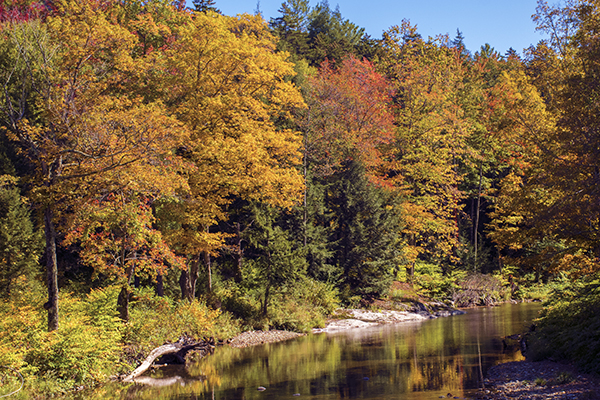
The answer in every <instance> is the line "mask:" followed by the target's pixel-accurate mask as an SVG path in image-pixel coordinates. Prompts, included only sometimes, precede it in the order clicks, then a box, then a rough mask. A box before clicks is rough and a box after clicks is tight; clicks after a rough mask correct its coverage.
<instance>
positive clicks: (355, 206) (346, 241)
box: [325, 161, 400, 297]
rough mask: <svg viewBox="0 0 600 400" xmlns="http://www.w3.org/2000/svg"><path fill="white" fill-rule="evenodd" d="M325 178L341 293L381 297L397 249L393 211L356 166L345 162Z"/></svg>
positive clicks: (385, 288)
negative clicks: (327, 182) (328, 182)
mask: <svg viewBox="0 0 600 400" xmlns="http://www.w3.org/2000/svg"><path fill="white" fill-rule="evenodd" d="M328 179H329V180H330V181H331V185H330V187H329V189H328V191H327V196H326V199H325V201H326V202H327V206H328V208H329V209H331V210H332V215H331V220H330V221H329V225H330V226H331V227H332V230H331V233H330V235H331V236H330V244H331V246H332V248H333V258H332V263H335V264H336V265H337V267H338V268H339V270H340V272H341V273H342V276H341V278H340V281H339V286H340V287H341V289H342V293H347V294H351V295H362V296H366V297H377V296H380V295H382V294H384V293H385V292H386V290H387V289H388V288H389V285H390V283H391V280H392V278H393V276H392V271H393V270H395V266H396V265H395V264H396V258H397V256H398V254H397V252H398V251H399V250H400V249H399V246H398V244H399V243H398V236H397V234H396V232H398V224H399V219H398V216H397V214H396V213H395V211H394V210H395V208H394V207H393V206H392V204H390V198H389V196H388V195H386V193H385V191H384V190H383V189H381V188H378V187H376V186H375V185H373V184H372V183H370V182H369V181H368V179H367V177H366V173H365V169H364V167H363V166H361V165H360V164H358V163H356V162H353V161H349V162H346V163H345V164H344V166H343V167H342V168H340V169H339V171H338V172H337V173H336V174H334V175H332V176H330V177H329V178H328Z"/></svg>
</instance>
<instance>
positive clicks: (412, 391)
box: [97, 304, 541, 400]
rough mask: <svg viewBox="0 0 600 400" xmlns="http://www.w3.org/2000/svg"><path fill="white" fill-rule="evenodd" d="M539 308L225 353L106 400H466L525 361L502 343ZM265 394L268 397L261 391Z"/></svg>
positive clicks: (482, 312)
mask: <svg viewBox="0 0 600 400" xmlns="http://www.w3.org/2000/svg"><path fill="white" fill-rule="evenodd" d="M540 308H541V307H540V305H539V304H517V305H503V306H501V307H495V308H480V309H473V310H468V312H467V314H465V315H458V316H453V317H447V318H438V319H435V320H427V321H424V322H411V323H403V324H398V325H383V326H378V327H374V328H367V329H354V330H349V331H345V332H340V333H336V334H316V335H308V336H306V337H301V338H298V339H295V340H293V341H289V342H284V343H275V344H268V345H263V346H256V347H250V348H245V349H234V348H228V347H224V348H219V349H217V351H216V352H215V354H214V355H212V356H209V357H206V358H204V359H203V360H200V361H199V362H197V363H196V364H194V365H191V366H190V367H189V368H188V369H187V370H185V371H179V372H177V371H175V372H173V371H162V372H160V373H159V374H157V376H155V377H156V378H169V377H172V376H174V375H179V376H181V380H179V381H177V383H175V384H173V385H170V386H167V387H161V388H148V387H142V386H140V385H133V386H130V387H119V388H116V387H113V390H111V389H109V388H104V389H105V390H106V391H105V392H104V395H106V394H107V392H109V391H112V392H113V393H114V396H112V397H113V398H121V399H129V398H131V399H134V398H135V399H144V398H148V399H211V400H212V399H215V400H229V399H284V398H295V397H297V396H300V398H310V399H327V400H330V399H331V400H333V399H409V400H422V399H437V398H439V397H441V396H447V395H448V394H451V395H452V397H455V396H456V397H460V398H462V397H465V396H467V394H468V393H469V391H470V390H472V389H477V388H480V387H482V385H483V377H484V376H485V374H486V372H487V370H488V369H489V368H490V367H491V366H493V365H495V364H498V363H501V362H508V361H517V360H520V359H522V356H521V354H520V353H519V352H518V350H517V349H516V348H506V347H505V346H504V345H503V343H502V338H503V337H505V336H508V335H511V334H514V333H519V332H523V331H525V330H527V328H528V326H529V325H530V324H531V321H532V319H534V318H535V317H536V316H537V313H538V311H539V310H540ZM111 386H112V385H111ZM259 386H262V387H264V388H266V389H265V390H264V391H259V390H257V388H258V387H259ZM115 389H116V390H115ZM98 395H99V396H101V394H100V393H98ZM97 398H100V397H97ZM103 398H107V397H103Z"/></svg>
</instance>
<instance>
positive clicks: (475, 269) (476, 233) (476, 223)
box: [473, 166, 483, 272]
mask: <svg viewBox="0 0 600 400" xmlns="http://www.w3.org/2000/svg"><path fill="white" fill-rule="evenodd" d="M482 178H483V166H479V190H478V192H477V208H476V210H475V229H474V231H475V258H474V261H473V271H474V272H477V250H478V248H477V246H478V244H479V240H478V239H479V235H478V231H479V213H480V212H479V210H480V206H481V180H482Z"/></svg>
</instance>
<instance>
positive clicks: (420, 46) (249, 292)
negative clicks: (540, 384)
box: [0, 0, 600, 395]
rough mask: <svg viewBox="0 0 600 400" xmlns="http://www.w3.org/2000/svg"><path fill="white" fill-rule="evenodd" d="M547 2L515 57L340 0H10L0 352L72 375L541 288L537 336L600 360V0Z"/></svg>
mask: <svg viewBox="0 0 600 400" xmlns="http://www.w3.org/2000/svg"><path fill="white" fill-rule="evenodd" d="M532 18H533V20H534V21H535V22H536V24H537V29H538V30H540V31H542V32H545V33H546V36H547V37H548V39H545V40H542V41H540V42H539V43H538V44H537V45H535V46H531V47H529V48H528V49H524V50H523V53H522V54H519V53H518V52H517V51H515V50H512V49H511V50H509V51H508V52H507V53H506V54H499V53H498V52H497V51H496V50H494V49H493V48H492V47H490V46H489V45H488V44H484V45H483V46H481V48H480V49H478V50H477V51H474V52H473V51H471V50H469V49H467V48H465V45H464V42H463V40H464V37H463V35H462V33H461V32H460V31H458V30H457V32H456V36H455V37H450V36H449V35H447V34H446V35H438V36H436V37H427V38H425V37H423V36H422V35H421V34H419V32H418V29H417V27H416V26H415V25H413V24H412V23H411V22H410V21H408V20H402V21H399V22H398V25H396V26H393V27H391V28H390V29H388V30H387V31H385V32H384V33H383V35H382V37H381V38H373V37H371V36H370V35H368V34H367V33H366V32H365V30H364V29H363V28H361V27H359V26H357V25H356V24H354V23H353V22H351V21H349V20H347V19H344V18H343V16H342V14H341V11H340V9H339V7H338V8H334V9H333V8H331V7H330V6H329V3H328V2H327V1H326V0H324V1H322V2H320V3H317V4H315V5H311V4H310V2H309V0H285V1H284V2H283V3H282V4H281V8H280V9H279V15H278V17H276V18H271V19H270V20H269V21H266V20H265V19H264V18H263V16H262V15H261V14H260V13H257V14H256V15H249V14H241V15H237V16H227V15H223V14H222V13H221V12H220V11H219V9H218V3H215V1H213V0H194V2H193V6H192V7H188V6H187V5H186V3H185V1H182V0H77V1H76V0H6V1H4V2H3V3H2V4H1V5H0V86H1V96H0V143H1V144H0V297H1V298H2V301H1V303H0V365H2V366H7V367H10V368H12V369H15V370H19V371H21V373H22V374H23V375H24V376H25V377H27V379H28V382H29V383H28V384H27V385H29V386H28V388H29V390H30V392H28V393H29V394H30V395H31V393H34V394H35V393H64V392H68V391H70V390H72V389H73V388H76V387H82V386H85V387H88V386H93V385H97V384H101V383H102V382H105V381H107V380H108V379H109V377H110V376H113V375H115V374H116V373H120V372H124V371H129V370H131V369H133V368H134V367H135V366H136V362H138V361H139V359H140V356H142V355H145V354H147V352H148V351H149V350H151V349H152V348H153V347H155V346H157V345H160V344H162V343H164V342H166V341H175V340H177V338H179V337H181V336H182V335H188V336H191V337H198V338H202V337H215V338H219V339H226V338H229V337H231V336H233V335H235V334H236V333H239V332H241V331H244V330H248V329H270V328H276V329H286V330H292V331H297V332H308V331H310V329H311V328H313V327H318V326H322V325H323V324H324V322H325V319H326V317H327V316H328V315H329V314H331V313H332V312H333V311H334V310H335V309H337V308H338V307H369V306H370V305H372V304H373V301H374V300H377V299H396V300H407V299H411V298H415V297H418V298H426V299H433V300H436V301H441V302H445V303H447V304H449V305H451V306H454V307H468V306H475V305H493V304H498V303H501V302H505V301H510V300H545V301H546V303H545V308H544V311H543V313H542V316H541V319H540V320H539V321H538V324H539V328H538V330H537V331H536V333H535V335H534V338H533V343H532V353H533V354H534V356H535V357H538V358H545V357H554V358H557V359H571V360H575V361H576V362H577V363H578V364H579V365H580V366H581V367H582V368H583V369H585V370H591V371H595V372H600V369H599V367H598V365H597V364H596V363H595V360H596V359H597V356H598V354H599V353H600V338H599V337H598V332H599V331H600V320H598V318H596V317H594V315H595V314H596V312H598V311H600V281H599V277H600V275H599V269H600V268H599V267H600V259H599V257H600V121H599V120H598V119H599V118H600V37H599V36H598V33H597V32H598V30H599V29H600V3H599V2H597V1H595V0H565V1H563V2H562V3H560V4H557V5H549V4H548V3H547V2H546V1H544V0H539V1H538V7H537V10H536V14H535V15H533V16H532ZM394 282H402V283H407V284H409V285H410V287H411V288H413V289H412V291H410V292H406V291H403V290H401V289H399V288H398V286H397V285H396V286H394V284H393V283H394ZM32 382H33V383H32Z"/></svg>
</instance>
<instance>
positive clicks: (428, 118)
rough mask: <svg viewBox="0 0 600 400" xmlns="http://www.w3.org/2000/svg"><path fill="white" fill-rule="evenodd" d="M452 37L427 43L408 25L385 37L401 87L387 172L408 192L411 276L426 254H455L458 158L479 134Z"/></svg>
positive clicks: (386, 65)
mask: <svg viewBox="0 0 600 400" xmlns="http://www.w3.org/2000/svg"><path fill="white" fill-rule="evenodd" d="M447 42H448V39H447V37H439V38H436V39H430V40H428V41H425V40H423V39H422V38H421V37H420V35H418V33H417V31H416V28H415V27H414V26H412V25H410V23H409V22H408V21H404V23H403V24H402V26H400V27H393V28H391V29H390V30H389V31H388V32H385V33H384V44H383V47H384V51H385V58H384V59H383V60H382V62H381V65H382V68H383V69H384V71H385V74H386V76H387V77H388V79H390V81H391V82H392V85H393V87H394V90H395V102H396V124H397V125H398V129H397V132H396V136H395V141H394V154H393V157H392V158H391V162H390V163H389V166H388V168H389V172H388V174H389V175H390V176H392V177H393V180H392V181H393V182H394V185H395V186H396V187H397V188H398V190H400V191H401V192H402V193H403V196H405V198H406V200H407V201H406V202H405V203H404V205H403V207H404V209H405V211H404V215H405V216H406V221H407V225H406V227H405V233H404V237H405V241H406V245H407V250H408V252H407V254H408V258H407V262H408V267H409V271H411V272H412V265H413V263H414V262H416V260H417V258H418V257H419V256H420V255H422V254H429V257H433V258H434V259H435V260H438V261H441V260H444V259H450V260H451V259H452V258H453V257H455V256H456V249H457V247H458V244H459V241H458V238H459V235H458V224H457V218H458V213H459V208H460V202H461V200H462V198H463V194H462V193H461V192H460V191H459V188H458V185H459V183H460V179H461V176H460V174H459V171H458V165H459V161H460V160H461V159H464V157H465V156H466V153H467V151H468V149H467V146H466V140H465V139H466V137H467V136H468V134H469V133H470V131H471V130H472V129H473V127H472V125H471V123H470V121H469V119H467V118H464V110H463V109H462V108H461V104H460V101H459V97H458V93H459V92H460V90H462V88H463V80H464V78H465V69H464V66H463V60H462V58H461V57H460V53H459V52H458V51H457V50H456V49H453V48H450V47H449V46H447V45H446V44H447Z"/></svg>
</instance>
